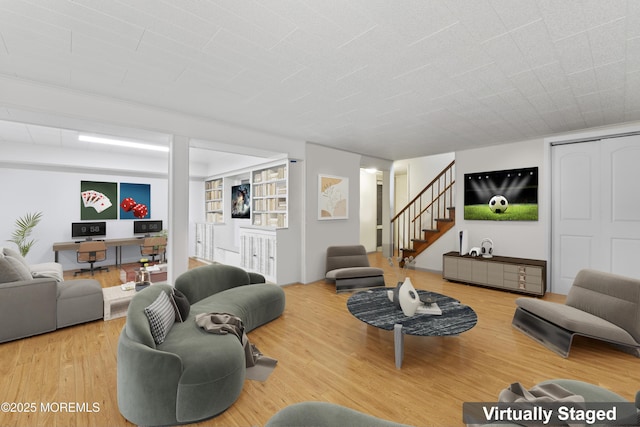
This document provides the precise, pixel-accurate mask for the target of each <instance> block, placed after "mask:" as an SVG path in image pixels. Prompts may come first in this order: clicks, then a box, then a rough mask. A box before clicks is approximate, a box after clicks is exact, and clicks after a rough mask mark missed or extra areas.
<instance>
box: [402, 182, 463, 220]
mask: <svg viewBox="0 0 640 427" xmlns="http://www.w3.org/2000/svg"><path fill="white" fill-rule="evenodd" d="M455 183H456V181H455V180H453V181H451V184H449V185H447V186H446V187H445V189H444V190H442V191H441V192H440V193H438V195H437V196H436V197H434V198H433V200H432V201H431V203H429V204H428V205H427V206H426V207H425V208H424V209H422V210H421V211H420V212H419V213H418V215H416V216H414V217H413V219H412V220H411V222H415V221H416V219H418V218H420V216H421V215H422V214H424V213H425V212H426V211H427V210H428V209H429V208H430V207H431V206H433V204H434V203H435V202H436V201H437V200H438V199H439V198H440V197H441V196H442V195H443V194H444V193H446V192H447V190H449V189H450V188H453V184H455Z"/></svg>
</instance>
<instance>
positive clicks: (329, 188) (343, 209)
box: [318, 174, 349, 220]
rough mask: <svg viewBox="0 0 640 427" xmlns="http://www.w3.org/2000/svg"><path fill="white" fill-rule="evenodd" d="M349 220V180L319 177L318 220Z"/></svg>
mask: <svg viewBox="0 0 640 427" xmlns="http://www.w3.org/2000/svg"><path fill="white" fill-rule="evenodd" d="M347 218H349V178H345V177H341V176H331V175H322V174H320V175H318V219H320V220H327V219H347Z"/></svg>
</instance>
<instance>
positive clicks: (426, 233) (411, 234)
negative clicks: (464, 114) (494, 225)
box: [391, 160, 456, 266]
mask: <svg viewBox="0 0 640 427" xmlns="http://www.w3.org/2000/svg"><path fill="white" fill-rule="evenodd" d="M454 166H455V160H454V161H452V162H451V163H449V165H448V166H447V167H445V168H444V169H443V170H442V172H440V173H439V174H438V176H436V177H435V178H434V179H433V181H431V182H430V183H429V184H428V185H427V186H426V187H425V188H424V189H423V190H422V191H421V192H420V193H419V194H418V195H417V196H416V197H414V198H413V200H411V201H410V202H409V203H408V204H407V206H405V207H404V208H403V209H402V210H401V211H400V212H398V214H397V215H396V216H394V217H393V218H392V219H391V230H392V231H393V239H392V245H393V247H392V250H393V254H394V255H396V256H399V257H401V258H402V260H403V261H401V262H400V264H401V266H402V265H403V264H404V259H405V258H406V257H410V256H413V257H416V256H417V255H418V254H420V253H422V252H423V251H424V250H425V249H427V248H428V247H429V246H431V245H432V244H433V243H434V242H435V241H436V240H438V239H439V238H440V237H441V236H443V235H444V234H445V233H446V232H447V231H449V230H451V229H452V228H453V227H454V225H455V222H456V220H455V219H456V211H455V207H454V206H453V202H454V197H455V193H454V184H455V167H454Z"/></svg>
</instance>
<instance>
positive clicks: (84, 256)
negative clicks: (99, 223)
mask: <svg viewBox="0 0 640 427" xmlns="http://www.w3.org/2000/svg"><path fill="white" fill-rule="evenodd" d="M76 259H77V261H78V262H88V263H89V265H90V268H81V269H80V270H79V271H76V272H75V273H73V275H74V276H76V275H78V274H80V273H84V272H87V271H89V272H91V275H92V276H93V273H94V271H102V270H104V271H109V268H108V267H94V265H93V264H95V263H96V262H99V261H104V260H105V259H107V244H106V243H105V242H104V241H102V240H87V241H85V242H81V243H80V247H79V248H78V251H77V252H76Z"/></svg>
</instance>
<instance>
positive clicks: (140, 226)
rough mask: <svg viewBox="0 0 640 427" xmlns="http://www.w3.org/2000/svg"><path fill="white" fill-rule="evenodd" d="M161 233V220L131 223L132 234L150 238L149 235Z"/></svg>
mask: <svg viewBox="0 0 640 427" xmlns="http://www.w3.org/2000/svg"><path fill="white" fill-rule="evenodd" d="M161 231H162V220H155V221H152V220H150V221H133V234H144V235H147V236H150V235H151V233H159V232H161Z"/></svg>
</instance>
